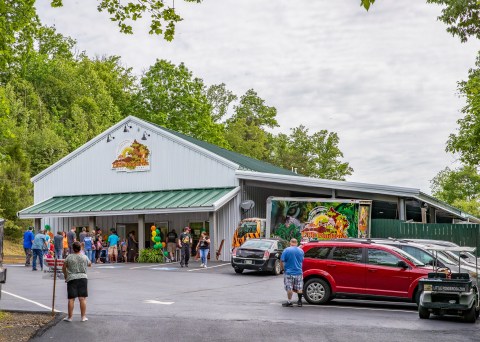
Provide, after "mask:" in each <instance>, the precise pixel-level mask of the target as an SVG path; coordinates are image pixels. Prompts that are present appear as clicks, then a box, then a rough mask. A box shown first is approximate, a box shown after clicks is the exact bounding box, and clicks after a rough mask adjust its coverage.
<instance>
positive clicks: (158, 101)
mask: <svg viewBox="0 0 480 342" xmlns="http://www.w3.org/2000/svg"><path fill="white" fill-rule="evenodd" d="M206 92H207V89H206V86H205V84H204V83H203V80H202V79H200V78H198V77H194V76H193V73H192V72H191V71H190V70H188V68H187V67H186V66H185V65H184V64H183V63H181V64H180V65H178V66H177V65H174V64H173V63H171V62H168V61H166V60H157V61H156V62H155V64H154V65H152V66H151V67H150V68H149V69H148V70H147V72H146V73H145V74H144V75H143V77H142V78H141V79H140V89H139V92H138V95H137V101H136V102H137V106H138V110H137V113H138V115H139V116H141V117H142V118H144V119H146V120H149V121H151V122H153V123H156V124H158V125H161V126H164V127H166V128H169V129H172V130H174V131H177V132H180V133H183V134H186V135H189V136H192V137H194V138H197V139H200V140H205V141H208V142H211V143H213V144H217V145H219V146H222V147H227V146H228V144H227V142H226V141H225V138H224V132H223V125H222V124H220V123H216V122H215V121H214V118H213V116H212V105H211V104H210V102H209V100H208V97H207V95H206Z"/></svg>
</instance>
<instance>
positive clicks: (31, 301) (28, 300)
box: [2, 290, 61, 312]
mask: <svg viewBox="0 0 480 342" xmlns="http://www.w3.org/2000/svg"><path fill="white" fill-rule="evenodd" d="M2 293H5V294H7V295H9V296H12V297H15V298H18V299H22V300H24V301H26V302H29V303H33V304H35V305H38V306H40V307H42V308H44V309H48V310H50V311H51V310H52V308H51V307H49V306H46V305H43V304H40V303H38V302H35V301H33V300H31V299H28V298H24V297H21V296H19V295H16V294H13V293H10V292H7V291H4V290H2ZM55 312H61V311H58V310H55Z"/></svg>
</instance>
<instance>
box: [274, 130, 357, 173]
mask: <svg viewBox="0 0 480 342" xmlns="http://www.w3.org/2000/svg"><path fill="white" fill-rule="evenodd" d="M339 142H340V139H339V137H338V134H337V133H335V132H328V131H327V130H320V131H318V132H314V133H313V134H310V133H309V130H308V129H307V128H306V127H305V126H303V125H300V126H299V127H296V128H293V129H292V131H291V134H290V136H287V135H285V134H279V135H278V136H277V137H275V139H274V140H273V144H272V145H273V148H272V156H271V158H272V159H271V160H272V162H273V163H274V164H276V165H278V166H280V167H283V168H286V169H294V170H296V171H297V172H298V173H300V174H302V175H305V176H310V177H315V178H322V179H334V180H345V177H346V176H348V175H351V174H352V173H353V169H352V168H351V167H350V165H349V164H348V162H344V161H342V160H341V158H343V153H342V151H341V150H340V148H339V147H338V144H339Z"/></svg>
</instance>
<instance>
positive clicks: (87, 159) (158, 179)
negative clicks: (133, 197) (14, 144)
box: [34, 123, 237, 203]
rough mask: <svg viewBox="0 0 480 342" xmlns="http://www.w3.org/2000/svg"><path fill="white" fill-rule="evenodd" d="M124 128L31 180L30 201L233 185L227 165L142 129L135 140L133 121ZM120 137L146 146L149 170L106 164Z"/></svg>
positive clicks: (135, 128)
mask: <svg viewBox="0 0 480 342" xmlns="http://www.w3.org/2000/svg"><path fill="white" fill-rule="evenodd" d="M130 125H132V126H133V127H132V128H131V129H130V132H127V133H124V132H123V126H122V127H121V128H118V129H117V130H115V131H112V133H111V135H112V136H114V137H115V139H114V140H113V141H111V142H109V143H107V142H106V139H103V140H101V141H99V142H97V143H95V144H93V145H91V146H90V147H89V148H88V149H87V150H85V151H83V152H82V153H80V154H78V155H77V156H76V157H74V158H73V159H71V160H69V161H68V162H66V163H65V164H63V165H61V166H59V167H58V168H56V169H54V170H53V171H51V172H50V173H48V174H47V175H45V176H44V177H42V178H40V179H37V180H36V181H35V184H34V186H35V195H34V202H35V203H39V202H41V201H43V200H46V199H48V198H50V197H53V196H60V195H82V194H99V193H119V192H136V191H150V190H168V189H186V188H208V187H227V186H235V185H236V184H237V180H236V178H235V170H234V169H233V168H232V166H228V165H225V164H224V163H222V162H220V161H218V160H215V159H214V158H212V157H211V156H208V155H207V154H202V153H200V152H198V151H196V150H193V149H192V148H190V147H187V146H184V145H182V144H180V143H178V142H175V141H173V140H171V139H169V138H167V137H165V136H163V135H160V134H158V133H155V132H152V131H148V132H149V133H150V137H148V139H147V140H146V141H144V140H141V137H142V135H143V132H144V128H140V126H138V125H136V124H135V123H130ZM126 139H132V140H133V139H137V141H139V142H140V143H143V144H146V145H147V146H148V148H149V150H150V153H151V156H150V165H151V168H150V170H149V171H144V172H130V173H128V172H117V171H114V170H112V162H113V161H114V160H115V159H116V158H117V155H116V154H117V151H116V150H117V147H118V146H119V144H120V143H121V142H122V141H124V140H126Z"/></svg>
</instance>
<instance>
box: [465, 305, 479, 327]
mask: <svg viewBox="0 0 480 342" xmlns="http://www.w3.org/2000/svg"><path fill="white" fill-rule="evenodd" d="M476 311H477V309H476V308H475V305H472V307H471V308H470V309H468V310H466V311H465V315H464V316H463V317H464V318H465V322H467V323H475V321H476V320H477V315H476Z"/></svg>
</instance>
